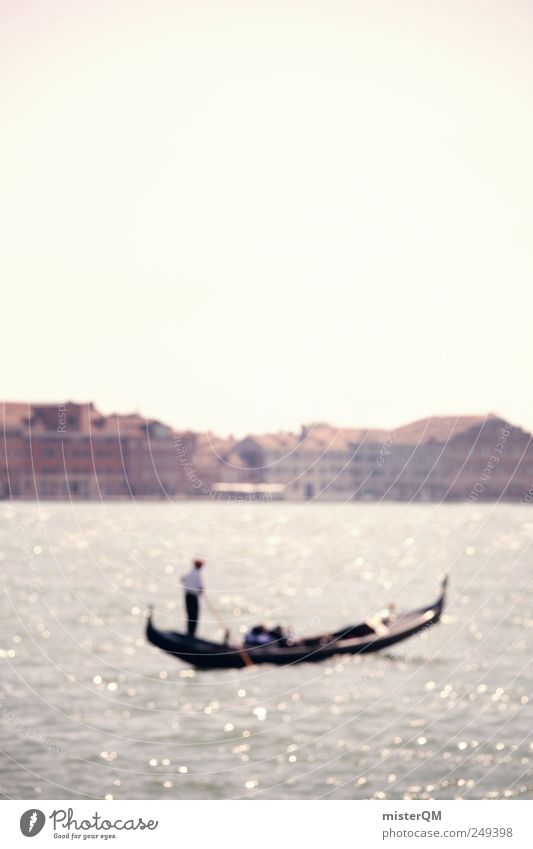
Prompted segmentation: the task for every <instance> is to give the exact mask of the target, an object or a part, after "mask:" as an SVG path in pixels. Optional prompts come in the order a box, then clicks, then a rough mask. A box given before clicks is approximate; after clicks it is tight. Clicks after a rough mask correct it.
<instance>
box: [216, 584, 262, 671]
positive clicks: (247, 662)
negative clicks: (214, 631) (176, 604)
mask: <svg viewBox="0 0 533 849" xmlns="http://www.w3.org/2000/svg"><path fill="white" fill-rule="evenodd" d="M203 595H204V598H205V600H206V603H207V606H208V608H209V610H210V611H211V613H213V614H214V615H215V616H216V618H217V619H218V621H219V622H220V624H221V625H222V627H223V628H224V630H225V631H226V632H227V633H228V634H229V633H230V629H229V628H228V626H227V623H226V622H225V621H224V617H223V616H222V614H221V613H220V611H219V610H217V608H216V607H215V606H214V604H212V603H211V601H210V600H209V598H208V596H207V593H205V592H204V594H203ZM235 648H236V649H237V651H238V652H239V654H240V656H241V658H242V661H243V663H244V665H245V666H253V665H254V662H253V660H252V658H251V657H250V655H249V654H248V652H246V651H245V650H244V649H243V647H242V646H239V644H238V643H235Z"/></svg>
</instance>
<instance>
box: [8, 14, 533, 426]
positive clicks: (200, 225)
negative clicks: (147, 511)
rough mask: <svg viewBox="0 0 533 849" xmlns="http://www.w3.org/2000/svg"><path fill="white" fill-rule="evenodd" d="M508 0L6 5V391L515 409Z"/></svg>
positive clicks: (283, 417) (395, 409) (528, 247)
mask: <svg viewBox="0 0 533 849" xmlns="http://www.w3.org/2000/svg"><path fill="white" fill-rule="evenodd" d="M532 44H533V6H531V4H529V3H527V2H525V0H509V2H506V3H505V5H501V6H500V5H498V4H497V3H496V2H488V0H466V2H465V0H436V2H434V3H432V4H430V5H428V4H427V3H425V2H423V0H394V2H393V0H382V2H379V3H376V2H375V0H350V2H348V0H329V2H325V0H311V2H309V3H306V4H302V3H299V2H295V0H283V2H281V1H280V2H276V0H269V2H256V0H247V1H246V2H244V0H234V2H222V0H218V2H214V0H206V2H205V3H201V4H199V3H198V2H192V0H189V2H187V0H183V2H180V3H179V4H170V3H168V2H163V0H128V2H125V0H110V2H106V3H105V4H88V3H84V2H71V1H70V0H69V2H67V0H47V2H41V3H39V4H35V3H34V2H33V0H31V2H30V0H7V2H4V3H3V4H2V9H1V11H0V56H1V57H2V58H1V59H0V67H1V69H2V79H3V87H2V94H1V96H0V120H1V126H2V132H1V133H0V154H1V155H0V180H1V184H2V196H1V199H0V226H1V228H2V244H1V246H0V271H1V275H2V280H3V282H4V286H3V297H2V333H1V337H0V346H1V351H2V362H3V381H2V390H1V394H2V397H3V398H4V399H5V400H14V401H15V400H21V401H24V400H31V401H36V402H38V401H63V400H66V399H69V400H72V401H89V400H93V401H94V402H95V403H96V404H97V405H98V407H99V408H101V409H102V411H103V412H105V413H109V412H113V411H119V412H128V411H130V410H137V411H139V412H141V413H142V414H144V415H147V416H149V417H154V418H159V419H161V420H163V421H166V422H168V423H169V424H172V425H173V426H174V427H176V428H178V429H193V430H208V429H210V430H213V431H215V432H217V433H219V434H221V435H225V434H229V433H233V434H235V435H237V436H241V435H244V434H246V433H249V432H262V431H277V430H283V429H287V430H296V429H297V428H298V427H299V426H300V425H301V424H302V422H313V421H328V422H331V423H332V424H334V425H336V426H352V425H353V426H362V427H383V428H393V427H395V426H399V425H401V424H405V423H406V422H409V421H411V420H414V419H418V418H423V417H425V416H430V415H446V414H459V415H460V414H486V413H489V412H494V413H497V414H500V415H502V416H505V417H508V418H509V421H511V422H512V423H514V424H517V425H521V426H523V427H524V428H526V429H528V430H530V431H533V397H532V396H533V393H532V390H531V373H530V372H531V367H530V364H531V342H530V338H531V329H532V316H533V285H532V282H531V281H532V280H533V274H532V272H533V243H532V240H531V233H532V232H533V158H532V157H531V150H533V63H532V62H531V48H532Z"/></svg>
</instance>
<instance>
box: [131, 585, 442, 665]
mask: <svg viewBox="0 0 533 849" xmlns="http://www.w3.org/2000/svg"><path fill="white" fill-rule="evenodd" d="M446 584H447V578H444V580H443V582H442V588H441V593H440V596H439V598H438V599H437V600H436V601H435V602H434V603H433V604H430V605H428V606H427V607H421V608H418V609H417V610H409V611H406V612H404V613H399V614H398V615H397V616H391V617H389V618H384V619H382V620H380V621H379V623H377V624H375V625H374V627H372V625H370V624H368V623H367V622H363V623H361V624H359V625H348V626H347V627H345V628H341V629H340V630H338V631H334V632H333V633H329V634H322V635H320V636H316V637H307V638H305V639H302V640H298V641H295V642H292V643H288V644H285V642H284V641H276V640H274V641H272V642H271V643H268V644H267V645H262V646H254V647H251V648H243V647H242V646H237V645H235V644H233V645H232V644H231V643H214V642H211V641H210V640H202V639H199V638H197V637H189V636H187V634H180V633H178V632H177V631H160V630H159V629H158V628H156V627H155V625H154V624H153V621H152V618H153V617H152V612H150V615H149V617H148V620H147V624H146V637H147V639H148V641H149V642H150V643H152V645H154V646H157V648H159V649H162V650H163V651H165V652H168V654H171V655H173V656H174V657H177V658H179V660H183V661H185V663H189V664H190V665H191V666H194V667H195V668H196V669H241V668H243V667H244V666H252V665H253V666H256V665H258V664H262V663H272V664H276V665H286V664H290V663H317V662H318V661H321V660H327V659H328V658H330V657H334V656H336V655H355V654H365V653H368V652H375V651H381V650H382V649H387V648H390V646H393V645H395V644H396V643H400V642H402V640H407V639H408V638H409V637H412V636H414V634H418V633H420V631H423V630H424V629H426V628H429V627H431V626H432V625H436V624H437V622H438V621H439V620H440V617H441V614H442V611H443V609H444V604H445V599H446ZM373 624H374V623H373ZM282 643H283V644H282Z"/></svg>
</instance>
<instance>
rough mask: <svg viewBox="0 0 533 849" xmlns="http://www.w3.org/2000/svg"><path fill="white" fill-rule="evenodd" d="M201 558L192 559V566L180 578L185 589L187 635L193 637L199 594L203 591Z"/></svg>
mask: <svg viewBox="0 0 533 849" xmlns="http://www.w3.org/2000/svg"><path fill="white" fill-rule="evenodd" d="M203 565H204V561H203V560H193V568H192V569H191V571H190V572H187V574H186V575H184V576H183V578H182V579H181V583H182V584H183V589H184V590H185V610H186V612H187V635H188V636H189V637H194V635H195V634H196V628H197V626H198V619H199V613H200V594H201V593H203V591H204V584H203V581H202V573H201V570H202V566H203Z"/></svg>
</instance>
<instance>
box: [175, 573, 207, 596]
mask: <svg viewBox="0 0 533 849" xmlns="http://www.w3.org/2000/svg"><path fill="white" fill-rule="evenodd" d="M181 583H182V584H183V587H184V589H185V592H187V593H192V594H193V595H200V593H201V592H203V589H204V583H203V581H202V576H201V574H200V569H197V568H196V567H194V568H193V569H191V571H190V572H187V574H186V575H184V576H183V578H182V579H181Z"/></svg>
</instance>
